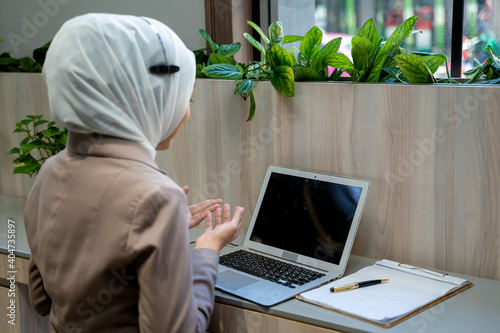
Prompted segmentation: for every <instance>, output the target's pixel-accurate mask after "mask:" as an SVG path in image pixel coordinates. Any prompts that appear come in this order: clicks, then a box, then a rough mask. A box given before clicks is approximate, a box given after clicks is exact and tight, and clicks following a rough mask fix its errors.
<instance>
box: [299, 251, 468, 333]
mask: <svg viewBox="0 0 500 333" xmlns="http://www.w3.org/2000/svg"><path fill="white" fill-rule="evenodd" d="M381 274H386V275H385V276H382V275H381ZM388 276H390V277H389V282H387V283H384V284H380V285H377V286H370V287H366V288H360V289H356V290H352V291H346V292H341V293H331V292H330V288H331V287H333V286H340V285H344V284H348V283H352V282H355V281H358V282H359V281H365V280H370V279H382V278H384V279H385V278H387V277H388ZM391 277H392V280H393V281H391ZM391 282H392V285H391ZM472 286H473V284H472V283H471V282H470V281H468V280H464V279H460V278H457V277H453V276H450V275H448V274H443V273H439V272H435V271H431V270H428V269H424V268H420V267H416V266H410V265H405V264H400V263H397V262H394V261H390V260H381V261H378V262H377V263H375V264H374V265H372V266H368V267H365V268H363V269H361V270H359V271H358V272H356V273H354V274H351V275H349V276H346V277H344V278H342V279H339V280H336V281H333V282H330V283H328V284H325V285H323V286H320V287H318V288H315V289H312V290H309V291H306V292H304V293H301V294H299V295H297V296H296V298H297V299H299V300H301V301H304V302H307V303H311V304H314V305H317V306H320V307H323V308H326V309H329V310H332V311H334V312H337V313H340V314H343V315H346V316H349V317H351V318H355V319H358V320H361V321H364V322H367V323H370V324H373V325H376V326H379V327H382V328H390V327H393V326H395V325H397V324H399V323H401V322H403V321H405V320H407V319H408V318H410V317H412V316H414V315H416V314H418V313H420V312H422V311H425V310H426V309H428V308H430V307H432V306H434V305H436V304H438V303H440V302H442V301H444V300H446V299H448V298H450V297H452V296H454V295H456V294H458V293H460V292H462V291H464V290H466V289H468V288H470V287H472ZM375 288H378V289H375ZM422 294H424V295H422ZM339 295H341V296H340V297H339ZM346 300H347V301H346ZM361 300H363V301H361ZM398 302H399V303H400V304H398ZM378 304H380V305H382V306H380V308H381V309H380V310H378V309H375V310H374V309H373V308H370V307H371V306H372V307H373V305H378ZM384 304H386V305H388V307H384V306H383V305H384ZM353 309H354V310H353ZM384 316H385V317H384Z"/></svg>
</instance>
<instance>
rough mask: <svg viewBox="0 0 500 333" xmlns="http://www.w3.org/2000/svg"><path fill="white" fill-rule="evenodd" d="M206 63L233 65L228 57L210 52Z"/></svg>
mask: <svg viewBox="0 0 500 333" xmlns="http://www.w3.org/2000/svg"><path fill="white" fill-rule="evenodd" d="M208 64H209V65H215V64H231V65H234V64H233V63H232V62H231V60H230V59H229V58H228V57H224V56H221V55H219V54H215V53H212V54H210V56H209V57H208Z"/></svg>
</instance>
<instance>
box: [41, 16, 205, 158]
mask: <svg viewBox="0 0 500 333" xmlns="http://www.w3.org/2000/svg"><path fill="white" fill-rule="evenodd" d="M162 44H163V45H162ZM165 57H166V59H165ZM155 65H176V66H178V67H179V68H180V70H179V71H178V72H177V73H173V74H165V75H159V74H151V73H150V72H149V68H150V66H155ZM195 73H196V65H195V59H194V54H193V52H191V51H190V50H188V49H187V48H186V46H185V45H184V43H183V42H182V41H181V40H180V38H179V37H178V36H177V35H176V34H175V33H174V32H173V31H172V30H171V29H170V28H168V27H167V26H166V25H164V24H163V23H161V22H159V21H156V20H154V19H151V18H142V17H136V16H129V15H114V14H86V15H82V16H78V17H75V18H73V19H71V20H69V21H67V22H66V23H65V24H64V25H63V26H62V27H61V29H60V30H59V31H58V32H57V34H56V36H55V37H54V39H53V41H52V43H51V45H50V47H49V50H48V53H47V57H46V59H45V63H44V66H43V78H44V80H45V82H46V83H47V86H48V92H49V100H50V107H51V112H52V116H53V118H54V120H55V121H56V122H57V123H58V124H59V126H64V127H66V128H68V129H69V130H70V131H73V132H77V133H99V134H103V135H110V136H115V137H119V138H123V139H128V140H132V141H135V142H138V143H139V144H141V145H142V146H143V147H145V148H146V149H147V150H148V151H149V153H150V155H151V157H152V158H154V157H155V155H156V150H155V147H156V146H157V145H158V144H159V143H160V142H161V141H163V140H164V139H166V138H167V137H168V136H169V135H170V134H171V133H172V132H173V131H174V130H175V128H176V127H177V126H178V125H179V123H180V121H181V120H182V118H183V117H184V115H185V113H186V110H187V107H188V103H189V99H190V97H191V93H192V91H193V86H194V80H195Z"/></svg>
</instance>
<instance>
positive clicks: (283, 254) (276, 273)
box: [216, 166, 370, 306]
mask: <svg viewBox="0 0 500 333" xmlns="http://www.w3.org/2000/svg"><path fill="white" fill-rule="evenodd" d="M369 187H370V183H369V182H368V181H366V180H361V179H353V178H346V177H340V176H334V175H327V174H321V173H315V172H309V171H303V170H296V169H290V168H284V167H279V166H270V167H269V168H268V170H267V173H266V176H265V179H264V182H263V184H262V188H261V191H260V194H259V197H258V199H257V203H256V205H255V210H254V212H253V215H252V220H251V221H250V225H249V228H248V231H247V234H246V236H245V240H244V242H243V245H242V246H235V247H234V248H231V249H230V251H229V252H227V253H224V254H223V255H221V257H220V260H219V272H218V278H217V283H216V288H217V289H220V290H223V291H225V292H228V293H230V294H233V295H236V296H239V297H242V298H244V299H247V300H249V301H252V302H255V303H257V304H260V305H264V306H272V305H275V304H277V303H280V302H282V301H284V300H287V299H290V298H292V297H294V296H295V295H297V294H299V293H302V292H304V291H306V290H308V289H311V288H314V287H317V286H319V285H322V284H324V283H327V282H329V281H332V280H335V279H338V278H339V277H341V276H342V275H343V274H344V271H345V268H346V265H347V261H348V259H349V255H350V252H351V248H352V244H353V242H354V237H355V235H356V231H357V229H358V225H359V222H360V219H361V214H362V212H363V207H364V205H365V202H366V198H367V195H368V190H369Z"/></svg>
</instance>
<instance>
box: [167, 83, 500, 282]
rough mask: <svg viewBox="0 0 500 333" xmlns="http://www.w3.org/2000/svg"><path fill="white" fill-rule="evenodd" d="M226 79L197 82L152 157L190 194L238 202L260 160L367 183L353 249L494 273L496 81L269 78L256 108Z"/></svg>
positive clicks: (499, 184) (248, 198) (247, 197)
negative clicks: (283, 84) (182, 117)
mask: <svg viewBox="0 0 500 333" xmlns="http://www.w3.org/2000/svg"><path fill="white" fill-rule="evenodd" d="M233 87H234V83H233V82H231V81H227V82H224V81H222V82H220V81H219V82H216V81H213V80H198V81H197V85H196V88H195V95H194V103H193V104H192V112H191V119H190V120H189V121H188V123H187V125H186V127H185V128H184V129H183V130H182V131H181V133H180V136H179V137H178V138H177V139H176V141H175V142H174V144H173V146H172V148H171V150H170V151H168V153H166V154H161V153H160V154H159V157H158V158H159V163H160V165H162V167H164V168H165V169H166V170H167V171H168V173H169V175H171V177H172V178H173V179H175V180H176V181H178V182H179V183H180V184H182V185H190V186H191V193H190V195H189V199H190V201H191V202H197V201H200V200H202V199H203V198H206V197H222V198H223V199H224V200H225V201H226V202H228V203H230V204H231V205H232V206H234V205H237V204H238V205H242V206H244V207H245V208H246V212H245V219H244V220H245V221H244V223H245V224H244V228H243V229H244V230H243V232H244V231H245V230H246V228H247V226H248V223H249V221H250V216H251V213H252V210H253V207H254V205H255V202H256V200H257V197H258V193H259V189H260V185H261V182H262V180H263V178H264V175H265V171H266V168H267V166H268V165H270V164H277V165H283V166H288V167H293V168H299V169H306V170H312V171H317V172H324V173H331V174H337V175H343V176H349V177H357V178H363V179H367V180H369V181H370V182H371V185H372V186H371V189H370V194H369V196H368V202H367V205H366V207H365V211H364V215H363V219H362V221H361V225H360V228H359V231H358V235H357V237H356V241H355V244H354V248H353V254H357V255H362V256H368V257H375V258H387V259H392V260H396V261H401V262H405V263H409V264H413V265H418V266H424V267H427V268H434V269H440V270H447V271H452V272H457V273H464V274H469V275H478V276H482V277H487V278H492V279H500V256H499V251H500V249H499V243H500V216H499V213H500V211H499V210H500V208H499V207H500V198H499V190H500V146H499V145H498V142H499V140H498V139H499V138H498V136H499V134H498V133H499V131H498V130H499V128H500V114H499V113H498V111H499V106H500V89H499V88H498V87H491V86H490V87H477V86H446V85H441V86H438V85H435V86H429V85H422V86H416V85H390V84H387V85H385V84H378V85H373V84H351V83H307V84H306V83H297V84H296V95H295V97H294V98H286V97H283V96H281V95H279V94H277V93H276V92H275V91H274V88H273V87H272V86H271V85H270V83H269V82H262V83H258V84H257V87H256V89H255V97H256V100H257V114H256V116H255V118H254V120H252V121H251V122H246V117H247V112H248V107H249V105H248V103H245V102H244V101H243V100H241V98H240V97H239V96H234V95H233V93H232V91H233V89H234V88H233Z"/></svg>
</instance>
